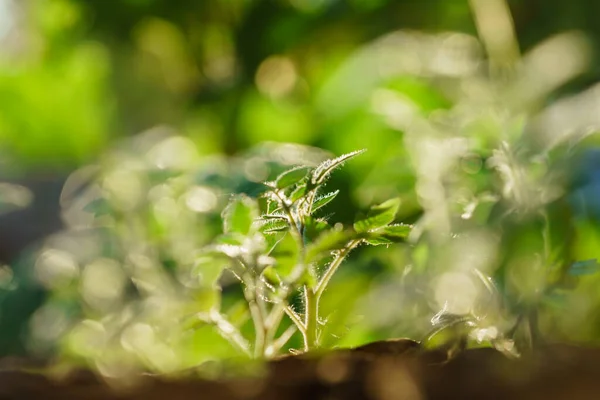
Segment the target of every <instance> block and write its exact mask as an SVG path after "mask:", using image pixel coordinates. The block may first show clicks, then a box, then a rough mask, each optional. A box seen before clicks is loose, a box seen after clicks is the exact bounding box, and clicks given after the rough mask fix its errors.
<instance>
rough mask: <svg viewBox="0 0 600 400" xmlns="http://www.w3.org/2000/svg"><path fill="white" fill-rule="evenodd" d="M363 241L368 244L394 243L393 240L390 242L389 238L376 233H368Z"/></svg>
mask: <svg viewBox="0 0 600 400" xmlns="http://www.w3.org/2000/svg"><path fill="white" fill-rule="evenodd" d="M364 241H365V242H366V243H368V244H370V245H371V246H381V245H385V246H388V245H390V244H394V242H392V241H391V240H390V239H387V238H385V237H383V236H378V235H372V236H371V235H369V236H367V237H366V238H365V239H364Z"/></svg>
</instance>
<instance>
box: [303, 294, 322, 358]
mask: <svg viewBox="0 0 600 400" xmlns="http://www.w3.org/2000/svg"><path fill="white" fill-rule="evenodd" d="M304 302H305V303H304V307H305V311H304V325H305V326H306V331H305V332H304V350H305V351H309V350H314V349H316V348H317V347H319V295H318V294H317V292H316V291H314V290H313V289H311V288H309V287H308V286H306V285H305V286H304Z"/></svg>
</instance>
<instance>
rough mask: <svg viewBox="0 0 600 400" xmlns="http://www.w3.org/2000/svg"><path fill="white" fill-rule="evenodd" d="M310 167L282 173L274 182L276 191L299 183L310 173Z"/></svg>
mask: <svg viewBox="0 0 600 400" xmlns="http://www.w3.org/2000/svg"><path fill="white" fill-rule="evenodd" d="M310 169H311V168H310V167H305V166H301V167H295V168H292V169H290V170H287V171H285V172H283V173H282V174H281V175H279V176H278V177H277V179H276V180H275V186H276V187H277V189H285V188H287V187H290V186H292V185H295V184H297V183H298V182H300V181H301V180H302V179H303V178H304V177H305V176H306V175H307V174H308V171H310Z"/></svg>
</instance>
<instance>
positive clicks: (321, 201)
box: [312, 190, 340, 213]
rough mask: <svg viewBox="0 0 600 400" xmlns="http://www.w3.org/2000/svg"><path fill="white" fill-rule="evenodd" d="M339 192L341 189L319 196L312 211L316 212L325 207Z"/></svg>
mask: <svg viewBox="0 0 600 400" xmlns="http://www.w3.org/2000/svg"><path fill="white" fill-rule="evenodd" d="M339 192H340V191H339V190H336V191H335V192H331V193H327V194H324V195H323V196H320V197H318V198H317V199H316V200H315V202H314V203H313V205H312V212H313V213H314V212H315V211H317V210H318V209H319V208H321V207H325V206H326V205H327V204H329V202H331V201H332V200H333V199H335V196H337V195H338V193H339Z"/></svg>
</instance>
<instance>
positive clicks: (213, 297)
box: [194, 286, 221, 312]
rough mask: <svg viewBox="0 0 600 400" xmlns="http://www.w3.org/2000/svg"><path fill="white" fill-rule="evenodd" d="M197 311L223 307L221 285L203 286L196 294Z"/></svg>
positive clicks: (216, 309) (208, 310)
mask: <svg viewBox="0 0 600 400" xmlns="http://www.w3.org/2000/svg"><path fill="white" fill-rule="evenodd" d="M194 300H195V304H196V310H197V312H210V311H212V310H215V311H218V310H219V309H220V308H221V289H220V288H219V287H216V286H214V287H210V288H208V287H207V288H203V289H200V290H198V291H197V292H196V293H195V294H194Z"/></svg>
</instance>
